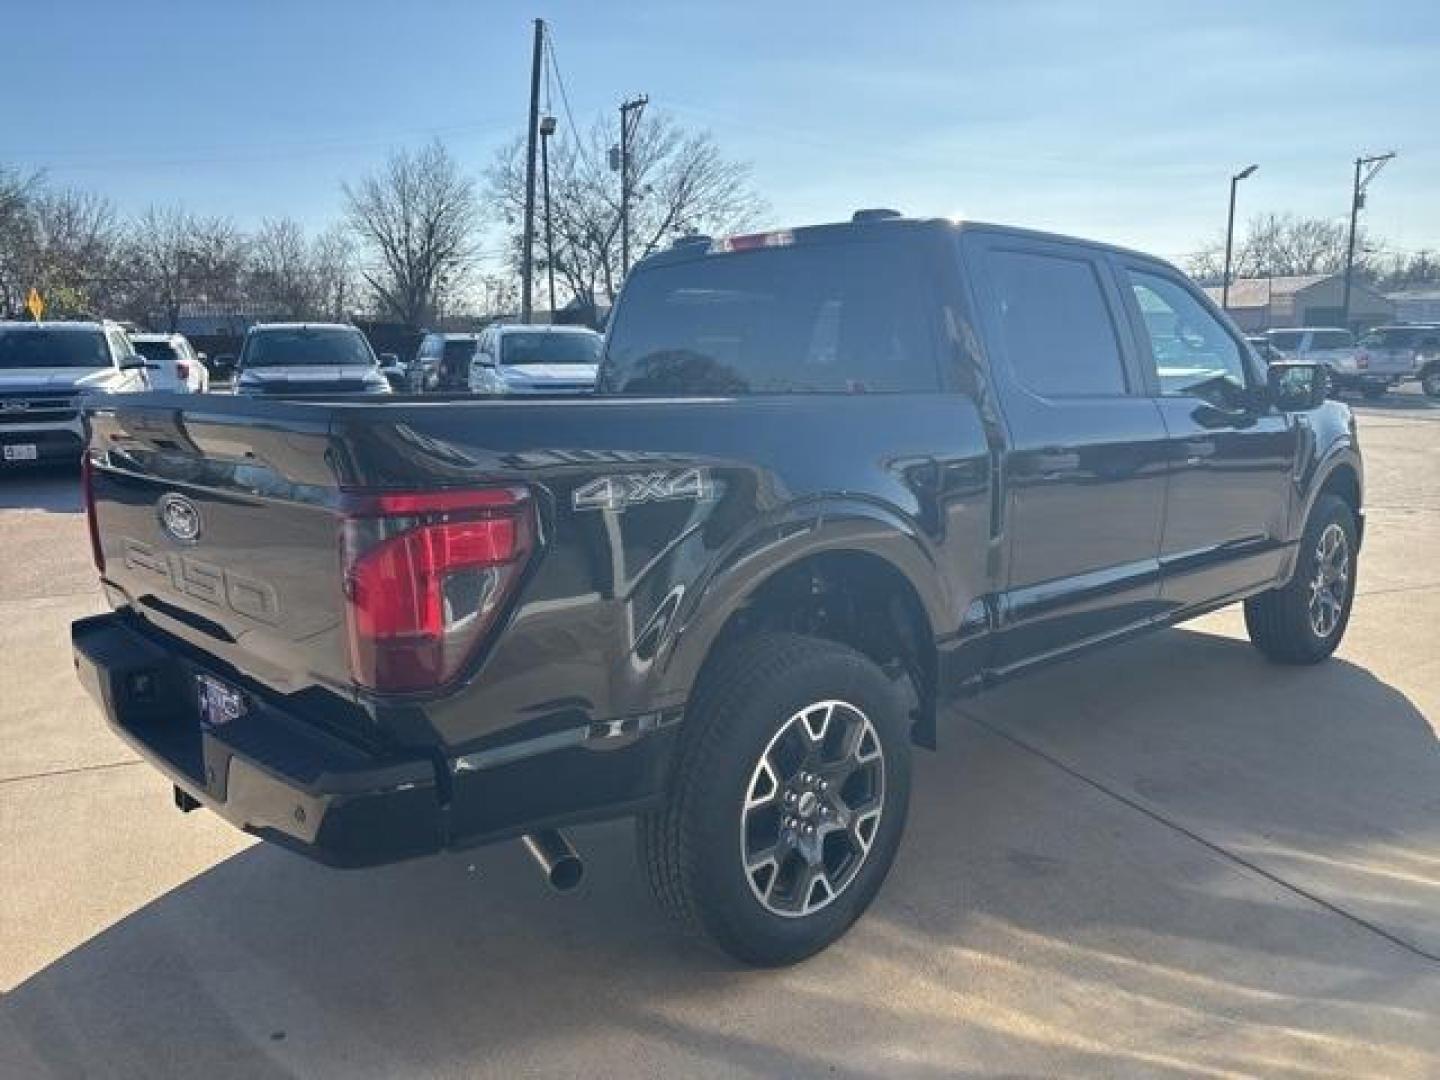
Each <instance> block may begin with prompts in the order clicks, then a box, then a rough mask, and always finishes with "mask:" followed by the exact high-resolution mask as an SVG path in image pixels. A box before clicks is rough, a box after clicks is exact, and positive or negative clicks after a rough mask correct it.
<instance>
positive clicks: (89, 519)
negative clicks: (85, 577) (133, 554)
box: [80, 450, 105, 574]
mask: <svg viewBox="0 0 1440 1080" xmlns="http://www.w3.org/2000/svg"><path fill="white" fill-rule="evenodd" d="M80 490H81V492H82V493H83V495H84V499H85V524H86V526H87V527H88V528H89V530H90V558H91V559H93V560H94V562H95V569H96V570H98V571H100V573H102V574H103V573H105V552H104V551H102V550H101V548H100V526H99V525H98V524H97V523H96V521H95V463H94V462H93V461H92V460H91V459H90V451H89V450H86V451H85V452H84V453H83V454H81V455H80Z"/></svg>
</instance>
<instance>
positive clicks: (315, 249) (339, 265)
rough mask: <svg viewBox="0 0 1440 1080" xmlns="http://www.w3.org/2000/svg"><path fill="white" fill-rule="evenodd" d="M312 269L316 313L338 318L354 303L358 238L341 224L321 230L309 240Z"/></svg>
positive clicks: (344, 314)
mask: <svg viewBox="0 0 1440 1080" xmlns="http://www.w3.org/2000/svg"><path fill="white" fill-rule="evenodd" d="M310 272H311V273H312V274H313V275H314V280H315V292H316V295H315V299H316V303H317V313H318V314H319V315H321V316H322V317H324V318H327V319H333V320H335V321H337V322H338V321H339V320H341V319H344V318H345V317H346V313H347V312H348V311H349V310H350V308H351V306H353V305H354V303H355V298H356V295H357V291H358V290H357V289H356V287H355V242H354V240H353V239H352V238H351V236H350V231H349V230H348V229H347V228H346V227H345V226H344V225H340V224H336V225H332V226H330V228H328V229H326V230H325V231H324V232H322V233H320V235H318V236H317V237H315V239H314V240H313V241H311V244H310Z"/></svg>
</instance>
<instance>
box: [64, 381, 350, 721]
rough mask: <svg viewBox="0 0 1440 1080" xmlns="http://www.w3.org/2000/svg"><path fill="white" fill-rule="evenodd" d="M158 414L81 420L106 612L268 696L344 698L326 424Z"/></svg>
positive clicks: (139, 409)
mask: <svg viewBox="0 0 1440 1080" xmlns="http://www.w3.org/2000/svg"><path fill="white" fill-rule="evenodd" d="M165 400H166V398H165V397H163V396H159V395H146V397H145V399H144V403H136V404H133V405H132V404H129V403H125V404H122V405H117V406H114V407H105V408H101V409H98V410H96V411H94V412H93V413H92V414H91V417H90V424H91V441H90V445H91V448H92V457H93V458H94V462H95V463H94V465H93V467H92V469H91V484H92V490H93V498H94V506H95V524H96V532H97V544H98V546H99V549H100V553H101V556H102V558H103V562H104V567H103V578H104V580H105V583H106V586H107V588H108V589H109V590H110V594H111V599H112V601H115V602H117V603H120V604H122V605H127V606H129V607H130V609H131V610H133V612H134V613H135V614H136V615H137V616H139V617H140V618H142V619H144V620H146V621H147V622H149V623H151V624H152V625H154V626H157V627H159V628H160V629H162V630H164V631H165V632H167V633H169V634H171V635H173V636H175V637H178V638H180V639H182V640H184V641H186V642H188V643H189V644H191V645H193V646H195V647H196V648H199V649H202V650H204V651H205V652H207V653H209V654H211V655H212V656H214V657H216V658H218V659H219V660H221V661H223V662H224V663H226V664H228V665H230V666H232V667H234V668H236V669H237V670H241V671H243V672H244V673H245V674H246V675H247V676H249V677H251V678H253V679H255V680H257V681H258V682H261V683H263V684H265V685H267V686H269V687H270V688H272V689H274V690H277V691H280V692H283V693H293V692H296V691H300V690H304V689H306V688H308V687H312V686H332V687H337V688H345V687H348V682H349V675H348V665H347V658H346V637H345V626H344V609H343V601H342V594H341V574H340V565H339V561H340V553H339V547H338V543H337V537H338V520H337V516H336V513H335V506H336V501H337V498H338V489H337V487H336V484H335V481H334V479H333V475H332V474H331V473H330V471H329V469H328V468H327V462H328V461H329V459H330V453H329V432H328V419H327V417H326V414H325V413H324V412H323V411H321V410H309V409H307V408H306V407H305V406H295V407H287V406H278V407H277V406H274V405H270V406H269V407H268V408H269V410H270V411H269V412H268V413H267V416H268V417H270V419H271V421H272V422H271V423H269V424H266V423H264V422H260V423H257V421H256V419H255V418H254V417H253V416H245V415H243V414H239V413H231V412H228V411H226V410H225V409H224V408H223V407H213V408H210V407H207V406H206V405H205V404H201V403H197V402H196V401H195V399H193V398H186V399H184V411H183V412H182V410H181V409H180V408H178V407H166V406H165V405H157V404H152V403H153V402H163V401H165ZM174 400H178V399H174ZM277 412H284V413H285V415H284V416H283V417H281V416H279V415H277ZM292 412H293V415H291V413H292ZM282 421H283V422H282ZM117 594H118V595H117Z"/></svg>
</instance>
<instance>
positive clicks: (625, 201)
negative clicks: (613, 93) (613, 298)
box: [610, 94, 650, 281]
mask: <svg viewBox="0 0 1440 1080" xmlns="http://www.w3.org/2000/svg"><path fill="white" fill-rule="evenodd" d="M648 104H650V96H649V95H648V94H641V95H640V96H639V97H635V98H631V99H630V100H629V101H622V102H621V103H620V152H619V154H618V159H619V160H618V168H619V170H620V280H621V281H624V280H625V275H626V274H628V273H629V272H630V140H631V139H633V138H634V137H635V128H636V127H637V126H639V124H640V116H641V114H642V113H643V112H644V111H645V106H646V105H648ZM616 157H617V155H614V154H612V155H611V162H610V167H611V168H612V169H613V168H616V167H617V162H616Z"/></svg>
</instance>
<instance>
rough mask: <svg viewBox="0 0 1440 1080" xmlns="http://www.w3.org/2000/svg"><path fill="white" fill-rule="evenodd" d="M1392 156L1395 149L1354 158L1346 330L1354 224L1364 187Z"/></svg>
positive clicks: (1343, 312)
mask: <svg viewBox="0 0 1440 1080" xmlns="http://www.w3.org/2000/svg"><path fill="white" fill-rule="evenodd" d="M1394 156H1395V151H1393V150H1392V151H1390V152H1389V153H1388V154H1376V155H1374V156H1373V157H1357V158H1356V159H1355V185H1354V187H1353V188H1351V190H1350V239H1349V241H1348V242H1347V243H1346V245H1345V295H1344V299H1343V300H1341V301H1340V325H1341V326H1343V327H1345V329H1347V330H1348V329H1350V282H1351V279H1352V278H1353V277H1354V275H1355V226H1356V225H1357V224H1358V222H1359V218H1360V208H1361V207H1362V206H1364V205H1365V189H1366V188H1367V187H1369V186H1370V181H1371V180H1374V179H1375V175H1376V174H1377V173H1378V172H1379V171H1380V170H1381V169H1383V168H1384V167H1385V163H1386V162H1387V161H1389V160H1390V159H1391V158H1393V157H1394ZM1362 170H1363V171H1364V175H1363V176H1362V175H1361V172H1362Z"/></svg>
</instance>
